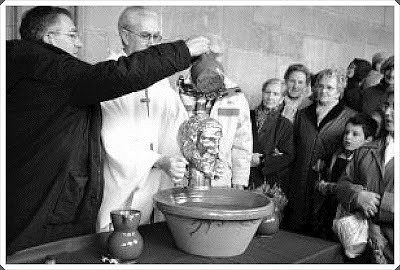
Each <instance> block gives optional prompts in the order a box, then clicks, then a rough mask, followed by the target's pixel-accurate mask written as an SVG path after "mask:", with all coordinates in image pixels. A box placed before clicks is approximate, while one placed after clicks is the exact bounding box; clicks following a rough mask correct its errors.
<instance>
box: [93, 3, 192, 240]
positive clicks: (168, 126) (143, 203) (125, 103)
mask: <svg viewBox="0 0 400 270" xmlns="http://www.w3.org/2000/svg"><path fill="white" fill-rule="evenodd" d="M118 28H119V33H120V36H121V41H122V44H123V46H124V48H123V50H124V51H123V52H122V54H115V53H114V54H113V55H111V57H112V58H114V59H117V58H118V57H119V56H121V55H123V54H130V53H132V52H133V51H138V50H142V49H144V48H146V47H148V46H151V45H153V44H157V43H159V42H160V41H161V35H160V31H159V24H158V16H157V14H156V13H154V12H150V11H148V10H146V9H145V8H143V7H128V8H126V9H125V10H124V11H123V12H122V14H121V16H120V18H119V22H118ZM101 109H102V114H103V126H102V132H101V136H102V140H103V144H104V148H105V152H106V157H105V162H104V179H105V184H104V196H103V201H102V204H101V207H100V211H99V215H98V222H97V231H99V232H102V231H108V230H109V229H110V222H111V220H110V211H112V210H115V209H125V208H132V209H137V210H140V211H141V212H142V217H141V221H140V224H146V223H149V222H150V221H151V216H152V212H153V195H154V194H155V193H157V191H159V190H160V189H165V188H171V187H173V186H174V182H179V181H180V180H182V179H183V175H184V172H185V167H186V164H187V161H186V160H185V159H184V158H183V157H182V155H181V153H180V150H179V147H178V144H177V132H178V129H179V126H180V124H181V123H182V122H183V121H184V120H186V119H187V114H186V111H185V108H184V106H183V104H182V102H181V101H180V98H179V95H178V94H177V93H176V92H175V91H174V90H173V89H172V88H171V85H170V83H169V81H168V79H164V80H162V81H159V82H157V83H156V84H154V85H152V86H150V87H149V88H148V89H147V90H146V91H141V92H140V93H131V94H129V95H125V96H122V97H119V98H116V99H113V100H110V101H106V102H102V103H101Z"/></svg>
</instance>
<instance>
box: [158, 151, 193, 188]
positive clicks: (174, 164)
mask: <svg viewBox="0 0 400 270" xmlns="http://www.w3.org/2000/svg"><path fill="white" fill-rule="evenodd" d="M187 164H188V162H187V160H186V159H185V158H183V157H181V156H173V157H170V156H162V157H160V158H159V159H158V160H157V161H156V163H155V164H154V165H155V166H156V167H158V168H160V169H162V170H163V171H164V172H165V173H166V174H167V175H168V176H169V177H170V178H171V180H172V182H174V183H178V182H180V181H182V180H183V177H184V175H185V172H186V165H187Z"/></svg>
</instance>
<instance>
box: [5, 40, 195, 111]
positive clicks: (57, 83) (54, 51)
mask: <svg viewBox="0 0 400 270" xmlns="http://www.w3.org/2000/svg"><path fill="white" fill-rule="evenodd" d="M190 63H191V57H190V52H189V49H188V48H187V46H186V44H185V42H184V41H182V40H181V41H176V42H173V43H165V44H160V45H156V46H151V47H150V48H148V49H146V50H143V51H139V52H135V53H133V54H131V55H129V56H127V57H120V58H119V59H118V60H117V61H113V60H110V61H104V62H99V63H97V64H89V63H86V62H84V61H81V60H79V59H77V58H76V57H73V56H72V55H70V54H68V53H66V52H64V51H62V50H60V49H58V48H56V47H54V46H51V45H49V44H37V43H32V42H26V41H21V42H15V41H14V42H9V43H7V75H9V74H10V76H8V77H10V78H7V89H10V91H12V90H11V89H13V88H14V85H16V84H18V83H20V82H21V80H26V79H29V80H31V81H32V82H34V83H36V82H40V83H41V85H44V86H45V87H48V88H51V87H53V88H54V89H56V88H58V89H62V92H61V91H60V92H59V93H58V94H57V97H58V99H64V98H66V99H67V100H69V102H70V103H72V104H75V105H83V106H84V105H90V104H95V103H99V102H101V101H105V100H109V99H113V98H116V97H119V96H122V95H125V94H128V93H131V92H135V91H139V90H142V89H145V88H147V87H149V86H150V85H152V84H154V83H155V82H157V81H159V80H161V79H163V78H166V77H168V76H170V75H172V74H174V73H176V72H178V71H181V70H184V69H186V68H188V67H189V65H190Z"/></svg>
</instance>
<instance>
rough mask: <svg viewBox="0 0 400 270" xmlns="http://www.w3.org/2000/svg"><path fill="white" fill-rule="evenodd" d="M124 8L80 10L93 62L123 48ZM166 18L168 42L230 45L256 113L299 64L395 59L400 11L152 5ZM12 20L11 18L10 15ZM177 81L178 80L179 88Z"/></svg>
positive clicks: (227, 62)
mask: <svg viewBox="0 0 400 270" xmlns="http://www.w3.org/2000/svg"><path fill="white" fill-rule="evenodd" d="M123 8H124V7H122V6H78V7H75V8H74V14H75V16H76V23H77V25H78V28H79V31H80V32H81V34H82V39H83V42H84V45H85V46H84V48H83V49H82V52H81V55H80V57H81V58H82V59H84V60H86V61H89V62H91V63H95V62H97V61H101V60H104V59H105V58H106V57H107V56H108V54H109V52H110V51H118V50H120V49H121V44H120V40H119V37H118V32H117V20H118V16H119V14H120V12H121V11H122V10H123ZM152 8H153V9H156V10H158V11H159V12H160V13H161V14H162V28H163V36H164V37H165V40H166V41H170V40H174V39H178V38H184V37H188V36H191V35H197V34H203V35H207V34H216V35H220V36H221V37H222V38H223V39H224V40H225V42H226V45H227V46H226V50H225V56H224V59H223V61H224V66H225V72H226V74H227V76H229V77H230V78H231V79H232V80H233V81H235V82H237V83H238V84H239V85H240V86H241V88H242V89H243V91H244V92H245V94H246V96H247V98H248V100H249V103H250V107H251V108H254V107H255V106H256V105H257V104H258V103H259V102H260V100H261V93H260V91H261V85H262V83H263V82H264V81H266V80H267V79H269V78H272V77H280V78H282V77H283V74H284V71H285V69H286V68H287V66H288V65H290V64H292V63H304V64H306V65H307V66H308V67H309V68H310V70H311V71H312V72H317V71H319V70H321V69H323V68H325V67H342V68H346V67H347V66H348V64H349V63H350V61H351V60H352V59H353V58H354V57H359V58H364V59H367V60H369V61H370V60H371V56H372V54H373V53H375V52H378V51H386V52H388V53H390V54H393V52H394V8H393V6H152ZM7 15H8V14H7ZM176 78H177V76H173V77H172V78H171V82H172V84H174V82H175V80H176Z"/></svg>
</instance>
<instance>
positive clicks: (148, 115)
mask: <svg viewBox="0 0 400 270" xmlns="http://www.w3.org/2000/svg"><path fill="white" fill-rule="evenodd" d="M140 102H145V103H146V109H147V117H148V118H149V119H148V120H149V121H150V105H149V103H150V98H149V91H148V90H147V89H146V90H144V98H141V99H140ZM150 150H153V143H152V142H150Z"/></svg>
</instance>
